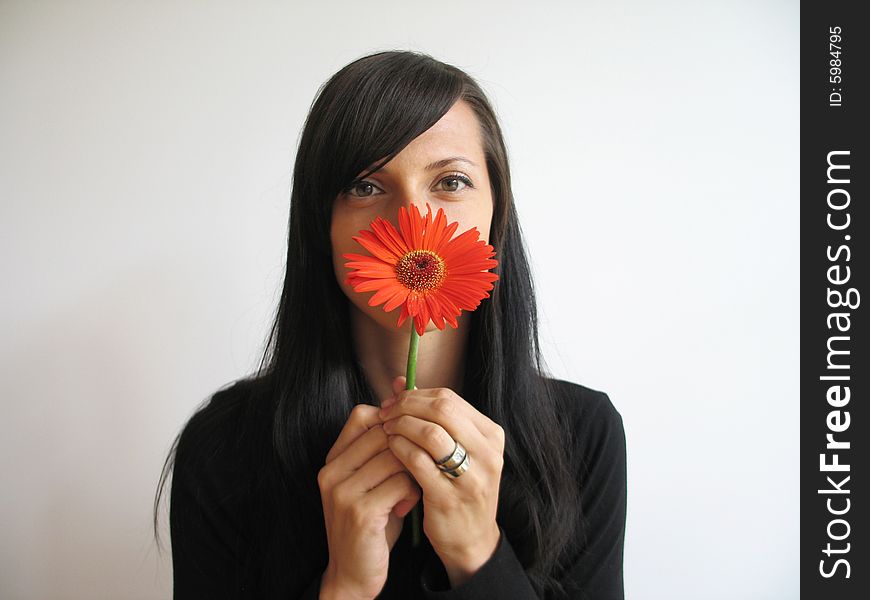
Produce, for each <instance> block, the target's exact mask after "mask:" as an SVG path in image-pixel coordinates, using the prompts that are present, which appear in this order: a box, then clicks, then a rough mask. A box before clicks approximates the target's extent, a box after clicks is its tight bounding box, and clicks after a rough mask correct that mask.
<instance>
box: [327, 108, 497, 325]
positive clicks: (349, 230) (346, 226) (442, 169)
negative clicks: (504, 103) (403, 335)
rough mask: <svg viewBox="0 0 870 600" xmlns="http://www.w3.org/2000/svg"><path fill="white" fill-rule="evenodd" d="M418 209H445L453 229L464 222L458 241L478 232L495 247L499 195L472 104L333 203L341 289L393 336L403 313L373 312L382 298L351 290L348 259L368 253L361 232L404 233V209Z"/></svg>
mask: <svg viewBox="0 0 870 600" xmlns="http://www.w3.org/2000/svg"><path fill="white" fill-rule="evenodd" d="M448 160H449V162H446V161H448ZM359 175H362V173H360V174H359ZM412 202H413V203H414V204H415V205H416V206H417V208H418V209H420V212H421V213H422V214H423V215H425V214H426V203H427V202H428V203H429V205H430V206H431V207H432V215H433V216H434V215H435V214H436V213H437V212H438V208H443V209H444V212H445V213H446V215H447V221H448V223H452V222H453V221H458V222H459V227H458V228H457V229H456V232H455V233H454V237H455V236H456V235H459V234H460V233H462V232H463V231H466V230H468V229H471V228H472V227H477V230H478V231H479V232H480V239H482V240H485V241H486V242H487V243H489V228H490V223H491V222H492V211H493V202H492V191H491V189H490V184H489V174H488V173H487V168H486V161H485V157H484V153H483V141H482V137H481V132H480V126H479V124H478V121H477V117H476V116H475V114H474V111H473V110H472V108H471V106H470V105H469V104H468V103H466V102H465V101H463V100H460V101H458V102H457V103H456V104H454V105H453V107H452V108H451V109H450V110H449V111H448V112H447V113H446V114H445V115H444V116H443V117H441V119H440V120H439V121H438V122H437V123H435V124H434V125H433V126H432V127H430V128H429V129H428V130H426V131H424V132H423V133H422V134H420V135H419V136H418V137H417V138H415V139H414V140H413V141H412V142H411V143H410V144H408V145H407V146H406V147H405V148H404V149H403V150H402V151H401V152H400V153H399V154H397V155H396V156H395V157H394V158H393V159H392V160H391V161H390V162H388V163H387V164H386V165H384V166H383V167H382V168H381V169H380V170H379V171H376V172H375V173H372V174H371V175H369V176H368V177H367V178H365V179H364V180H362V181H361V182H359V183H357V184H355V185H354V187H353V188H351V189H349V190H348V191H346V192H342V193H340V194H339V195H338V197H337V198H336V199H335V202H334V204H333V208H332V228H331V233H330V236H331V239H332V262H333V267H334V269H335V276H336V279H337V280H338V283H339V286H341V289H342V290H344V293H345V294H346V295H347V297H348V298H350V301H351V302H352V303H353V305H354V306H355V307H356V308H357V309H358V310H359V311H361V312H362V313H363V314H365V315H368V316H369V317H371V318H372V319H373V320H374V321H375V322H377V323H378V324H380V325H382V326H383V327H385V328H387V329H389V330H392V331H396V330H397V329H396V320H397V319H398V317H399V311H400V310H401V307H399V308H396V309H394V310H393V311H392V312H389V313H387V312H384V307H383V304H381V305H380V306H369V305H368V300H369V298H371V297H372V296H373V295H374V294H375V292H374V291H372V292H355V291H354V290H353V288H351V287H350V286H349V285H347V284H346V283H345V279H346V278H347V276H348V274H349V273H350V272H351V269H348V268H347V267H345V266H344V263H345V262H347V259H345V258H344V257H342V254H344V253H348V252H352V253H355V254H368V253H367V252H366V250H365V249H364V248H362V246H360V245H359V244H358V243H357V242H356V241H354V240H353V239H352V237H353V236H355V235H358V234H359V231H360V230H361V229H368V228H369V225H370V223H371V222H372V221H373V220H374V219H375V217H378V216H380V217H381V218H383V219H386V220H387V221H389V222H391V223H392V224H393V226H394V227H396V229H397V230H398V229H399V223H398V220H397V218H398V214H399V207H400V206H404V207H406V208H409V207H410V204H411V203H412ZM464 314H465V313H464V312H463V315H464ZM460 323H461V319H460ZM402 329H403V330H407V331H410V329H411V319H408V320H407V321H405V323H404V324H403V325H402ZM433 329H437V328H436V327H435V324H434V323H432V322H431V321H430V322H429V324H428V325H427V327H426V331H430V330H433Z"/></svg>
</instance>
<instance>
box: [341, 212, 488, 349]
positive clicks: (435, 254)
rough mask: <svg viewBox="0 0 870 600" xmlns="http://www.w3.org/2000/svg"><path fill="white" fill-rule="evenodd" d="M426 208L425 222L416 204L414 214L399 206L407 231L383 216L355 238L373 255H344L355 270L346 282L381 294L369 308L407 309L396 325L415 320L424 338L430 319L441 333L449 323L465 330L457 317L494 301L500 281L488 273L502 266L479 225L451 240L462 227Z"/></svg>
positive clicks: (363, 289)
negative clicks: (492, 292)
mask: <svg viewBox="0 0 870 600" xmlns="http://www.w3.org/2000/svg"><path fill="white" fill-rule="evenodd" d="M426 210H427V213H426V216H425V218H424V217H422V216H421V215H420V211H419V210H417V207H416V206H415V205H414V204H411V210H410V212H409V211H407V210H405V207H404V206H402V207H401V208H399V229H400V230H401V231H396V228H395V227H393V224H392V223H390V222H389V221H387V220H385V219H382V218H381V217H377V218H376V219H375V220H374V221H372V223H371V231H369V230H367V229H363V230H361V231H360V232H359V233H360V235H359V236H354V237H353V239H354V240H356V241H357V242H358V243H359V244H360V245H361V246H362V247H363V248H365V249H366V250H368V251H369V252H370V253H371V254H372V256H365V255H362V254H342V256H343V257H344V258H346V259H348V260H349V261H350V262H348V263H346V264H345V266H346V267H348V268H350V269H354V271H353V272H352V273H351V274H350V275H349V276H348V278H347V280H346V283H347V284H349V285H350V286H351V287H352V288H353V289H354V291H357V292H369V291H372V290H377V291H376V293H375V294H374V295H373V296H372V297H371V298H369V301H368V304H369V306H377V305H379V304H381V303H383V302H386V304H384V310H385V311H386V312H391V311H393V310H395V309H396V308H397V307H399V306H401V307H402V310H401V313H400V314H399V320H398V322H397V323H396V326H397V327H401V326H402V324H403V323H404V322H405V320H406V319H407V318H408V317H409V316H410V317H412V318H413V319H414V327H415V329H416V331H417V333H418V334H419V335H423V332H424V331H425V329H426V325H428V324H429V320H430V319H431V320H432V322H433V323H435V326H436V327H438V329H444V326H445V322H446V323H450V325H451V326H452V327H454V328H455V327H459V323H458V322H457V321H456V317H458V316H459V315H460V314H461V313H462V311H463V310H474V309H475V308H477V307H478V306H479V305H480V301H481V300H483V299H484V298H489V293H488V290H491V289H492V288H493V285H492V282H493V281H496V280H497V279H498V275H496V274H495V273H489V272H488V271H487V269H491V268H493V267H495V266H497V265H498V261H497V260H495V259H492V258H491V257H492V256H495V251H494V250H493V248H492V246H490V245H489V244H487V243H486V242H485V241H483V240H479V239H478V236H479V235H480V232H479V231H478V230H477V228H476V227H472V228H471V229H469V230H468V231H465V232H464V233H462V234H460V235H458V236H456V237H455V238H453V239H450V236H451V235H453V232H454V231H456V228H457V227H458V226H459V223H458V222H453V223H451V224H449V225H448V224H447V215H445V214H444V211H443V210H442V209H441V208H439V209H438V213H437V214H436V215H435V218H434V219H433V218H432V208H431V207H430V206H429V203H428V202H427V203H426Z"/></svg>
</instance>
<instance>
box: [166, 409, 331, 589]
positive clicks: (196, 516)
mask: <svg viewBox="0 0 870 600" xmlns="http://www.w3.org/2000/svg"><path fill="white" fill-rule="evenodd" d="M221 410H222V409H221ZM215 412H216V411H209V412H205V413H198V414H196V415H194V417H192V418H191V420H190V421H189V422H188V424H187V425H186V427H185V429H184V431H183V432H182V434H181V437H180V438H179V442H178V445H177V448H176V455H175V466H174V468H173V475H172V492H171V499H170V509H169V524H170V535H171V539H172V566H173V598H175V600H187V599H191V600H192V599H196V600H199V599H202V598H214V599H220V598H232V599H238V598H256V597H257V596H258V595H259V594H258V591H257V590H255V589H254V585H253V582H252V581H251V578H250V576H249V573H250V569H249V568H248V566H249V565H248V561H249V558H250V544H249V531H250V529H249V525H248V523H247V521H246V516H247V515H248V514H249V509H248V507H247V504H246V494H247V493H249V492H248V490H247V486H246V484H245V483H244V482H245V479H244V476H245V471H246V466H245V463H244V462H243V461H242V460H241V459H240V458H239V456H241V455H242V453H240V452H238V451H237V450H238V449H237V448H234V447H232V446H231V444H230V443H229V442H228V440H232V439H233V433H234V432H233V430H232V429H231V425H232V422H233V419H232V418H231V417H232V415H229V414H221V415H216V414H215ZM319 595H320V577H319V576H318V577H315V579H314V580H312V581H311V582H310V583H309V584H308V585H307V586H306V587H305V591H304V592H303V593H302V594H301V595H300V596H298V597H299V598H300V599H302V600H317V598H318V597H319Z"/></svg>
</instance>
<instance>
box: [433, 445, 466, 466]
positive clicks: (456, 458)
mask: <svg viewBox="0 0 870 600" xmlns="http://www.w3.org/2000/svg"><path fill="white" fill-rule="evenodd" d="M454 443H455V444H456V445H455V446H454V448H453V452H451V453H450V454H448V455H447V456H445V457H444V458H442V459H441V460H438V461H435V465H436V466H437V467H438V468H439V469H441V470H442V471H452V470H453V469H456V468H457V467H459V465H461V464H462V461H464V460H465V457H466V455H467V452H466V450H465V448H464V447H463V446H462V444H460V443H459V441H458V440H454Z"/></svg>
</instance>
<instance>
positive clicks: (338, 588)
mask: <svg viewBox="0 0 870 600" xmlns="http://www.w3.org/2000/svg"><path fill="white" fill-rule="evenodd" d="M319 598H320V600H344V599H345V598H346V599H347V600H372V596H364V595H362V594H359V593H356V592H355V591H354V590H352V589H351V588H350V587H349V586H347V585H343V584H342V582H341V581H340V580H339V579H338V578H337V577H336V576H335V575H334V572H333V571H332V570H331V569H329V568H327V569H326V570H325V571H324V572H323V576H322V577H321V578H320V596H319Z"/></svg>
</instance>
